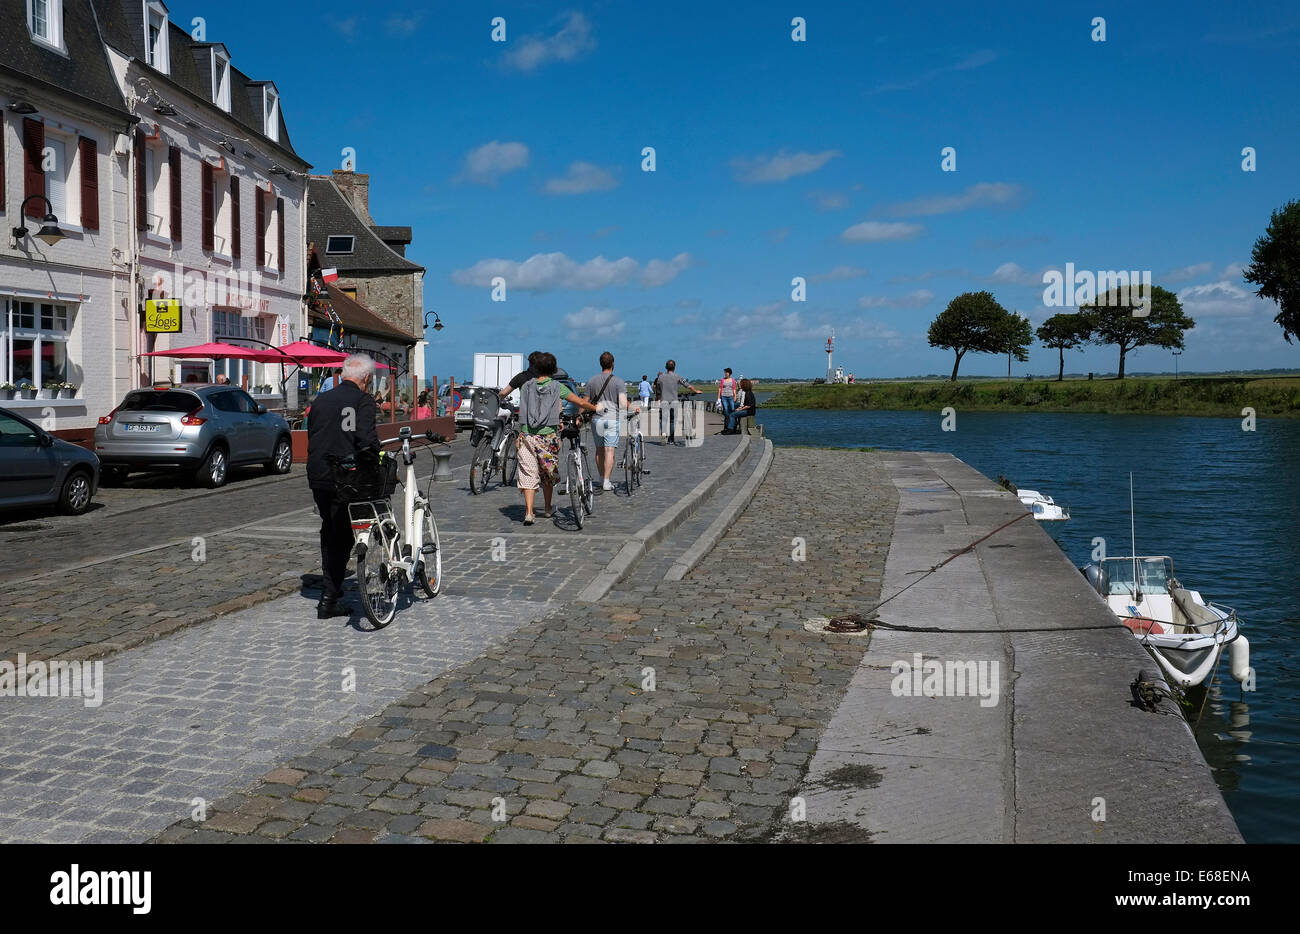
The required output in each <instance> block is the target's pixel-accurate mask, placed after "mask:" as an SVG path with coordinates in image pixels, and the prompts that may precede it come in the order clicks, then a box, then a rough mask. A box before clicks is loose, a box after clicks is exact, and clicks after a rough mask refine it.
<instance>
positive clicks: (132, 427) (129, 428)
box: [125, 425, 162, 433]
mask: <svg viewBox="0 0 1300 934" xmlns="http://www.w3.org/2000/svg"><path fill="white" fill-rule="evenodd" d="M125 427H126V430H127V431H129V432H132V433H136V432H142V431H159V430H161V428H162V426H161V425H127V426H125Z"/></svg>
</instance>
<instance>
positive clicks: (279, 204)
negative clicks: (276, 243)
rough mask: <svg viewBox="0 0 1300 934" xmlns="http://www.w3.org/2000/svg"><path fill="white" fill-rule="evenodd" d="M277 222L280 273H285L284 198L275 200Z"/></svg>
mask: <svg viewBox="0 0 1300 934" xmlns="http://www.w3.org/2000/svg"><path fill="white" fill-rule="evenodd" d="M275 221H276V226H277V227H278V228H279V231H278V233H279V237H280V250H279V254H278V255H279V257H280V272H281V273H283V272H284V199H283V198H276V199H275Z"/></svg>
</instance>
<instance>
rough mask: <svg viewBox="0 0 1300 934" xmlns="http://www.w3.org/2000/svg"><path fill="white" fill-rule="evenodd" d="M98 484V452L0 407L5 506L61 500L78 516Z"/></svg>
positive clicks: (1, 500)
mask: <svg viewBox="0 0 1300 934" xmlns="http://www.w3.org/2000/svg"><path fill="white" fill-rule="evenodd" d="M98 488H99V458H98V457H96V456H95V455H94V454H92V453H91V452H90V451H87V450H86V449H85V448H80V447H77V446H76V445H75V444H69V443H68V442H67V441H64V440H62V439H60V438H56V437H54V435H52V434H50V433H49V432H48V431H45V430H44V429H42V428H39V427H37V426H36V425H34V424H33V423H31V422H29V421H28V420H27V419H25V418H23V417H22V416H21V415H19V414H18V413H17V412H11V411H10V410H9V409H3V408H0V508H3V507H9V506H42V505H48V504H57V505H58V507H59V509H61V510H63V511H64V512H66V513H68V514H69V515H73V516H77V515H80V514H81V513H83V512H85V511H86V509H87V508H88V507H89V506H90V500H91V498H92V497H93V496H94V495H95V490H97V489H98Z"/></svg>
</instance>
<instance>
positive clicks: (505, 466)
mask: <svg viewBox="0 0 1300 934" xmlns="http://www.w3.org/2000/svg"><path fill="white" fill-rule="evenodd" d="M518 477H519V436H518V435H516V434H514V433H513V432H511V433H510V434H508V435H506V443H505V449H504V450H503V451H502V452H501V483H502V484H504V485H505V486H514V485H515V481H516V480H517V479H518Z"/></svg>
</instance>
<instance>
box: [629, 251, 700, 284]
mask: <svg viewBox="0 0 1300 934" xmlns="http://www.w3.org/2000/svg"><path fill="white" fill-rule="evenodd" d="M690 265H691V255H690V254H689V253H678V254H677V255H676V256H674V257H673V258H672V259H670V260H668V261H666V262H665V261H664V260H662V259H652V260H650V262H648V263H646V264H645V269H644V270H642V271H641V284H642V285H643V286H645V287H646V288H647V289H655V288H658V287H659V286H661V285H667V284H668V283H669V282H672V281H673V280H674V279H676V278H677V275H678V274H679V273H680V272H682V271H683V270H684V269H686V268H687V267H689V266H690Z"/></svg>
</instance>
